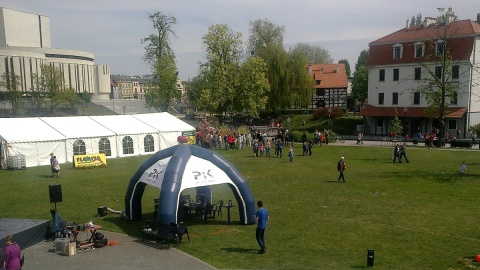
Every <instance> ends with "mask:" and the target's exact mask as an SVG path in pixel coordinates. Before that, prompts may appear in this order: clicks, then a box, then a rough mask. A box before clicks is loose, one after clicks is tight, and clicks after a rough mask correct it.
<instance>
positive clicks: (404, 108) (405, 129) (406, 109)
mask: <svg viewBox="0 0 480 270" xmlns="http://www.w3.org/2000/svg"><path fill="white" fill-rule="evenodd" d="M407 112H408V108H407V107H403V113H404V114H405V117H403V135H405V142H407V127H406V126H405V120H406V119H407Z"/></svg>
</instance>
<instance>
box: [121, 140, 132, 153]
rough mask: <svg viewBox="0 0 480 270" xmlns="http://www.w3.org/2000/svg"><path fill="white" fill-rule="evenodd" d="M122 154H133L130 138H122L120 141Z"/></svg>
mask: <svg viewBox="0 0 480 270" xmlns="http://www.w3.org/2000/svg"><path fill="white" fill-rule="evenodd" d="M122 147H123V154H125V155H127V154H133V140H132V137H130V136H125V137H123V140H122Z"/></svg>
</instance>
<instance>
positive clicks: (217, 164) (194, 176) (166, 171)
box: [125, 145, 255, 224]
mask: <svg viewBox="0 0 480 270" xmlns="http://www.w3.org/2000/svg"><path fill="white" fill-rule="evenodd" d="M147 184H148V185H152V186H155V187H158V188H159V189H160V196H159V207H158V213H157V217H156V220H157V221H158V222H160V223H163V224H170V223H178V222H177V221H178V205H179V201H180V194H181V193H182V191H183V190H185V189H188V188H198V187H208V186H211V185H218V184H227V185H228V186H229V187H230V189H231V190H232V192H233V194H234V196H235V199H236V202H237V205H238V212H239V216H240V223H241V224H254V223H255V217H254V215H255V202H254V199H253V196H252V194H251V191H250V188H249V187H248V184H247V182H246V181H245V179H244V178H243V177H242V176H241V175H240V173H239V172H238V171H237V170H236V169H235V167H233V165H232V164H231V163H230V162H228V161H227V160H225V159H224V158H223V157H221V156H220V155H218V154H217V153H215V152H213V151H210V150H207V149H204V148H201V147H198V146H195V145H177V146H173V147H170V148H167V149H165V150H162V151H159V152H157V153H156V154H155V155H153V156H152V157H151V158H150V159H148V160H147V161H145V162H144V163H143V164H142V165H141V166H140V168H139V169H138V170H137V172H136V173H135V174H134V175H133V177H132V178H131V180H130V183H129V185H128V189H127V192H126V194H125V215H126V218H127V219H130V220H139V219H141V217H142V204H141V201H142V196H143V192H144V191H145V187H146V185H147Z"/></svg>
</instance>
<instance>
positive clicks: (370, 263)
mask: <svg viewBox="0 0 480 270" xmlns="http://www.w3.org/2000/svg"><path fill="white" fill-rule="evenodd" d="M374 260H375V251H374V250H373V249H369V250H368V252H367V266H373V262H374Z"/></svg>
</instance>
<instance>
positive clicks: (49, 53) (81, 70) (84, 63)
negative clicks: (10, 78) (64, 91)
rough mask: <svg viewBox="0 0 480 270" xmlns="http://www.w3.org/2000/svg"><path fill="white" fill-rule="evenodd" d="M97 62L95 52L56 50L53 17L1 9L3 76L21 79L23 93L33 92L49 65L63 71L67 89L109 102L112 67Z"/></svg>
mask: <svg viewBox="0 0 480 270" xmlns="http://www.w3.org/2000/svg"><path fill="white" fill-rule="evenodd" d="M94 59H95V57H94V54H93V53H89V52H83V51H75V50H68V49H56V48H52V47H51V41H50V20H49V17H47V16H43V15H37V14H32V13H27V12H22V11H17V10H12V9H8V8H3V7H0V74H2V75H3V74H10V75H12V74H14V75H17V76H19V78H20V81H19V84H20V85H19V88H18V90H19V91H22V92H29V91H31V89H32V88H34V87H35V75H36V74H37V75H38V74H41V70H40V66H41V65H42V64H48V65H51V66H54V67H57V68H59V69H60V70H61V71H62V73H63V74H64V79H65V87H71V88H73V89H74V90H75V91H76V92H77V93H84V92H87V93H91V94H92V99H93V100H106V99H109V95H110V67H109V66H106V65H95V63H94ZM0 91H6V89H5V88H3V89H2V88H1V87H0Z"/></svg>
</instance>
